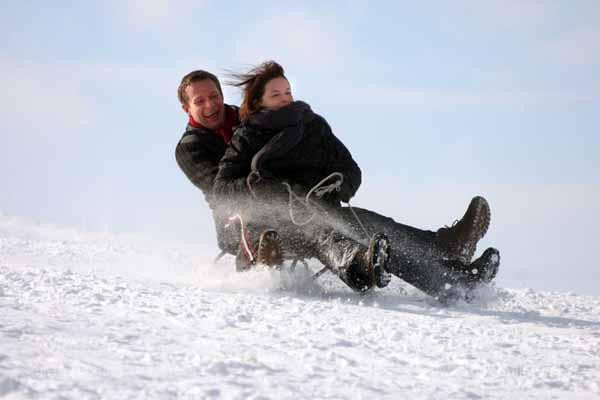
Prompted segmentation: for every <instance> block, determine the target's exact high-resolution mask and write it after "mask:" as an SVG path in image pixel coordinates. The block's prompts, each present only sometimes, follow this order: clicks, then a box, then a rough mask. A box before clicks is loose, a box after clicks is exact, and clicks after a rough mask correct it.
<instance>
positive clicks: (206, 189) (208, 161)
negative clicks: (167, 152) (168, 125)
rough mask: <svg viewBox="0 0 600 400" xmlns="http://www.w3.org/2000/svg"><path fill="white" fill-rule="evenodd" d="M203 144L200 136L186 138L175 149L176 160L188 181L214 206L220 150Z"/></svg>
mask: <svg viewBox="0 0 600 400" xmlns="http://www.w3.org/2000/svg"><path fill="white" fill-rule="evenodd" d="M214 147H216V146H211V145H210V144H209V143H205V142H203V141H202V140H201V139H200V138H199V137H198V135H195V134H191V135H186V136H184V137H183V138H182V139H181V140H180V141H179V143H178V144H177V147H176V148H175V159H176V160H177V164H178V165H179V168H181V170H182V171H183V172H184V173H185V175H186V176H187V177H188V179H189V180H190V181H191V182H192V183H193V184H194V185H195V186H196V187H198V188H199V189H200V190H202V193H204V196H205V198H206V200H207V201H208V203H209V205H210V204H212V201H211V200H212V187H213V182H214V179H215V177H216V175H217V171H218V163H219V156H220V155H221V153H220V151H222V149H221V150H220V151H219V149H216V148H214Z"/></svg>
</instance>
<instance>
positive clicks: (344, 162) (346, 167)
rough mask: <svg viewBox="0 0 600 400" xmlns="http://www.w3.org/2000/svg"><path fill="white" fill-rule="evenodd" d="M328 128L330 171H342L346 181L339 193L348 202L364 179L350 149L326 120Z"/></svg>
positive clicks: (338, 195) (340, 198)
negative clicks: (334, 132)
mask: <svg viewBox="0 0 600 400" xmlns="http://www.w3.org/2000/svg"><path fill="white" fill-rule="evenodd" d="M325 124H326V127H327V130H328V135H327V137H328V141H329V143H328V147H329V151H328V154H329V162H328V168H327V169H328V170H329V172H328V173H332V172H341V173H342V174H343V175H344V182H343V183H342V186H341V188H340V191H339V192H338V193H337V197H338V198H339V200H341V201H343V202H345V203H347V202H348V201H350V199H351V198H352V197H353V196H354V195H355V194H356V192H357V191H358V188H359V186H360V184H361V181H362V173H361V171H360V168H359V166H358V164H357V163H356V161H354V159H353V158H352V155H351V154H350V151H348V149H347V148H346V146H344V144H343V143H342V142H341V141H340V140H339V139H338V138H337V137H335V135H334V134H333V132H332V131H331V128H330V127H329V125H327V123H326V122H325Z"/></svg>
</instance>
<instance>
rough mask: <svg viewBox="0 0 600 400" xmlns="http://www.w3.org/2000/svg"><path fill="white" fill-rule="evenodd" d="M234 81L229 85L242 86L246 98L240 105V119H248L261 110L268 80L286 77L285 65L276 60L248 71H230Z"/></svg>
mask: <svg viewBox="0 0 600 400" xmlns="http://www.w3.org/2000/svg"><path fill="white" fill-rule="evenodd" d="M229 76H230V77H231V78H232V79H233V80H232V81H228V82H226V83H227V84H228V85H231V86H236V87H239V88H242V92H243V94H244V98H243V100H242V104H241V105H240V119H241V120H242V121H247V120H248V118H249V117H250V115H252V114H253V113H255V112H257V111H258V110H260V100H261V99H262V97H263V94H264V93H265V86H266V85H267V82H269V81H270V80H271V79H274V78H279V77H281V78H285V79H287V78H286V77H285V74H284V71H283V67H282V66H281V65H279V64H277V63H276V62H275V61H266V62H264V63H262V64H260V65H259V66H257V67H254V68H252V69H251V70H250V71H248V72H247V73H245V74H243V73H230V74H229Z"/></svg>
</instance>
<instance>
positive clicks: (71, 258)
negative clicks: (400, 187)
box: [0, 215, 600, 399]
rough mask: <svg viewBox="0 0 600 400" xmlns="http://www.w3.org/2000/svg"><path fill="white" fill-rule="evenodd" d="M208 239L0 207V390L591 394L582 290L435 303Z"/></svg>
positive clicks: (596, 383)
mask: <svg viewBox="0 0 600 400" xmlns="http://www.w3.org/2000/svg"><path fill="white" fill-rule="evenodd" d="M213 253H216V250H215V249H212V248H210V247H209V246H208V247H207V246H202V245H200V246H192V247H190V246H189V245H183V244H179V243H161V242H157V241H154V240H151V239H146V238H141V237H131V236H122V235H112V234H106V233H105V234H99V233H89V232H82V231H79V230H77V229H67V228H61V227H53V226H44V225H36V224H31V223H28V222H25V221H22V220H18V219H15V218H10V217H6V216H1V215H0V398H3V399H29V398H34V399H37V398H77V399H96V398H107V399H129V398H166V399H168V398H190V399H191V398H193V399H198V398H215V399H217V398H218V399H221V398H224V399H247V398H252V399H266V398H269V399H270V398H272V399H286V398H294V399H304V398H305V399H314V398H323V399H325V398H331V399H333V398H335V399H338V398H348V399H362V398H371V399H374V398H376V399H382V398H390V399H391V398H393V399H397V398H411V399H446V398H453V399H481V398H485V399H488V398H490V399H496V398H497V399H505V398H519V399H527V398H530V399H539V398H560V399H563V398H564V399H600V357H599V356H600V318H599V315H600V298H598V297H592V296H581V295H578V294H575V293H563V292H552V293H549V292H540V291H534V290H531V289H504V288H496V287H488V288H483V289H482V290H481V291H480V293H478V296H477V298H476V300H475V301H474V303H472V304H465V303H461V304H457V305H454V306H451V307H442V306H441V305H440V304H438V303H437V302H436V301H435V300H433V299H431V298H429V297H427V296H425V295H424V294H422V293H421V292H419V291H417V290H416V289H414V288H412V287H410V286H408V285H406V284H403V283H402V282H401V281H399V280H398V279H395V278H394V279H393V280H392V283H391V284H390V286H388V287H387V288H385V289H382V290H377V291H375V292H372V293H369V294H367V295H363V296H361V295H357V294H354V293H352V292H351V291H350V290H349V289H347V288H346V287H345V286H344V285H343V284H342V283H341V282H339V281H338V280H337V279H336V278H335V277H333V276H332V275H330V274H325V275H323V276H322V277H320V278H319V279H318V280H317V281H316V282H311V281H310V280H307V279H306V278H307V276H308V273H307V272H303V271H302V270H300V271H298V272H297V273H295V274H293V275H287V274H284V275H280V274H278V273H276V272H272V271H269V270H266V269H257V270H256V271H252V272H248V273H235V272H234V266H233V265H234V264H233V260H232V258H227V257H226V258H225V259H223V260H221V261H220V262H219V263H218V264H217V265H213V264H212V263H211V262H210V259H211V257H212V256H214V255H215V254H213ZM311 267H312V268H313V269H315V270H316V269H317V268H318V265H317V264H311ZM501 268H502V267H501ZM500 273H502V270H501V271H500Z"/></svg>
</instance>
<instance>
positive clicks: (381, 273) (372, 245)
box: [368, 233, 392, 288]
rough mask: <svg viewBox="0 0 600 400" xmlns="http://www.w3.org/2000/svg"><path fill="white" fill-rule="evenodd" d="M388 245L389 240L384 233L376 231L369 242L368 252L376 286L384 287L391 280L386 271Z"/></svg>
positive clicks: (388, 253)
mask: <svg viewBox="0 0 600 400" xmlns="http://www.w3.org/2000/svg"><path fill="white" fill-rule="evenodd" d="M390 247H391V246H390V240H389V239H388V237H387V236H386V235H385V234H384V233H376V234H375V235H374V236H373V238H371V241H370V242H369V253H368V254H369V260H370V261H371V265H372V266H373V270H372V274H373V281H374V282H375V286H377V287H378V288H384V287H386V286H387V285H388V284H389V283H390V281H391V280H392V275H391V274H390V273H389V272H387V265H388V262H389V259H390Z"/></svg>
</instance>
